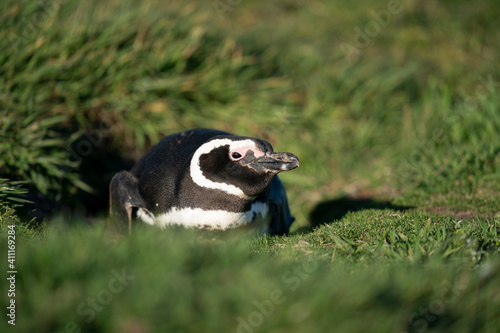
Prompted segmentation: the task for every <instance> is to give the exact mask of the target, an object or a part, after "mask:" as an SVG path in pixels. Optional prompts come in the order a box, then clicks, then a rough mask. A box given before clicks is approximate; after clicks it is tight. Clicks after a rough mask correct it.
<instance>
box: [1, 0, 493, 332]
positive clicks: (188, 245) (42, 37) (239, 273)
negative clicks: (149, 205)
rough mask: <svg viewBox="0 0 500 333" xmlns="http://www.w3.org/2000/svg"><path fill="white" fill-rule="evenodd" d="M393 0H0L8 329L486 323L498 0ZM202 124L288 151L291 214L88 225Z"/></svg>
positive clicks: (383, 328)
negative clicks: (211, 228)
mask: <svg viewBox="0 0 500 333" xmlns="http://www.w3.org/2000/svg"><path fill="white" fill-rule="evenodd" d="M391 3H394V2H390V1H368V0H360V1H357V2H356V3H353V4H348V3H344V2H341V1H325V2H322V1H308V2H301V1H274V2H266V1H252V2H248V1H241V2H237V1H224V0H222V1H215V2H210V1H208V2H207V1H201V0H200V1H199V0H193V1H190V2H185V1H168V2H164V1H163V2H162V1H157V0H144V1H140V2H137V1H132V0H121V1H118V0H110V1H106V2H102V1H97V0H91V1H85V2H81V1H80V2H79V1H74V0H66V1H41V2H40V1H34V0H21V1H11V0H7V1H3V2H2V4H1V5H0V13H1V14H0V18H1V20H2V26H1V28H0V248H1V249H0V260H2V262H3V263H5V262H6V261H7V244H8V239H7V235H8V230H9V228H8V226H9V225H15V226H16V227H15V229H16V236H17V238H16V249H17V250H16V251H17V252H16V267H17V270H18V274H17V279H16V302H17V303H16V304H17V323H16V326H15V327H13V326H10V325H8V324H7V323H6V320H2V321H0V330H1V331H2V332H11V331H12V332H57V333H59V332H78V331H79V329H80V330H81V332H129V333H142V332H165V331H167V332H176V331H180V332H200V331H209V332H212V331H218V332H234V331H236V332H238V331H239V332H246V333H249V332H290V331H292V332H308V331H311V332H325V331H335V332H359V331H368V332H381V333H382V332H397V333H400V332H412V333H413V332H450V331H452V332H492V333H493V332H497V331H499V330H500V322H499V319H498V318H500V294H499V290H500V284H499V282H498V277H499V275H500V266H499V265H498V263H497V262H498V259H499V253H498V252H499V249H500V246H499V245H500V236H499V228H500V220H499V219H500V208H499V207H500V206H499V200H498V198H499V194H500V116H499V112H500V97H499V96H500V94H499V86H500V64H499V62H498V59H499V58H500V43H498V31H500V21H499V20H498V16H499V15H500V5H499V3H498V1H495V0H479V1H475V2H473V3H472V2H470V1H465V0H458V1H426V2H415V1H401V2H400V4H401V6H400V7H397V8H395V7H391V6H392V5H391ZM216 5H217V7H216ZM391 11H392V14H391V15H390V21H387V22H385V23H384V24H383V25H384V26H381V27H380V29H377V28H376V27H377V25H376V23H374V22H375V21H376V19H375V16H377V15H378V16H379V17H381V16H380V15H382V16H383V15H386V16H385V17H386V18H387V17H389V16H387V13H390V12H391ZM374 13H375V14H374ZM377 13H378V14H377ZM384 13H385V14H384ZM374 15H375V16H374ZM370 29H375V30H370ZM359 31H362V32H363V34H366V35H365V37H363V36H361V37H360V35H359ZM370 31H371V32H370ZM360 38H361V39H360ZM362 39H364V40H362ZM363 41H364V44H366V45H361V46H360V43H362V44H363ZM356 45H358V47H356ZM346 46H348V47H349V48H348V49H347V50H350V51H352V52H351V53H350V54H347V55H346V53H345V50H346V48H345V47H346ZM194 127H212V128H218V129H222V130H226V131H230V132H233V133H236V134H240V135H249V136H255V137H260V138H263V139H266V140H268V141H270V142H271V143H272V144H273V146H274V148H275V150H276V151H289V152H292V153H295V154H296V155H297V156H299V158H300V160H301V167H300V168H299V169H297V170H294V171H292V172H288V173H284V174H283V175H282V177H281V178H282V180H283V182H284V183H285V185H286V187H287V191H288V195H289V200H290V204H291V209H292V212H293V213H294V215H295V216H296V218H297V221H296V223H295V224H294V226H293V229H292V231H293V232H292V234H291V235H290V236H286V237H257V238H255V237H250V236H248V235H241V234H240V233H239V232H236V231H235V232H229V233H227V234H226V233H206V232H199V231H192V230H180V229H167V230H165V231H163V232H157V231H156V230H151V229H149V228H147V227H139V228H138V229H137V232H135V233H134V234H133V235H130V236H125V237H117V236H116V235H114V234H112V233H110V232H109V231H107V230H105V229H104V228H103V227H102V226H103V225H104V224H105V221H106V214H107V200H108V199H107V195H108V192H107V191H108V189H107V188H108V185H109V181H110V179H111V178H112V176H113V175H114V174H115V173H116V172H117V171H119V170H122V169H126V168H129V167H130V166H131V165H132V164H133V162H134V161H135V160H137V159H138V158H140V157H141V156H142V155H143V154H144V152H145V151H146V150H147V149H148V148H149V147H151V146H152V145H153V144H155V143H156V142H157V141H158V140H159V139H160V138H161V137H162V136H164V135H167V134H170V133H174V132H177V131H180V130H183V129H188V128H194ZM26 190H27V191H29V196H28V197H23V193H24V192H25V191H26ZM25 199H29V200H31V201H33V202H34V204H32V205H24V207H16V205H19V204H25V202H23V200H25ZM33 209H36V210H37V211H38V212H35V213H37V214H38V215H41V214H39V213H40V212H46V211H51V213H52V216H51V217H48V218H47V219H46V220H44V219H43V218H38V219H33V218H32V217H31V215H32V214H31V211H32V210H33ZM2 267H4V266H3V265H2ZM122 270H124V272H125V273H126V275H130V276H133V277H134V278H133V279H132V278H131V279H129V280H126V281H125V282H124V283H123V284H122V285H121V286H120V285H119V284H118V283H117V282H116V281H115V279H116V276H115V275H116V274H118V275H120V274H121V273H122ZM4 271H6V270H4ZM3 274H4V275H5V274H6V273H3ZM4 275H2V276H4ZM0 281H2V282H1V283H0V285H2V288H1V289H2V290H7V289H8V288H3V287H4V286H5V287H7V285H6V281H7V280H6V279H5V278H2V279H1V280H0ZM110 283H111V285H110ZM125 284H126V285H125ZM121 287H123V288H121ZM118 289H120V291H118ZM113 290H114V291H116V292H113ZM89 297H90V298H96V297H97V298H99V297H100V298H101V301H99V304H96V305H95V307H96V308H95V310H93V311H91V308H90V305H89V304H88V303H87V302H88V301H89ZM107 297H108V298H107ZM0 299H1V300H2V301H1V303H2V306H3V307H4V308H5V307H6V306H7V303H6V302H7V301H8V297H7V296H6V293H5V294H4V295H2V296H1V298H0ZM90 301H92V300H91V299H90ZM103 303H106V304H103ZM101 306H102V308H101ZM78 309H80V310H78ZM97 309H99V311H97ZM271 309H272V310H271ZM92 313H93V314H94V315H95V316H94V315H92ZM90 317H92V318H90ZM4 319H5V317H4ZM87 319H88V320H87Z"/></svg>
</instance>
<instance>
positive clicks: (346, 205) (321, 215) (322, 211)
mask: <svg viewBox="0 0 500 333" xmlns="http://www.w3.org/2000/svg"><path fill="white" fill-rule="evenodd" d="M412 208H414V207H411V206H398V205H393V204H392V203H390V202H389V201H380V200H374V199H373V198H351V197H341V198H338V199H333V200H328V201H323V202H320V203H319V204H318V205H317V206H316V207H315V208H314V209H313V210H312V211H311V214H310V219H309V221H310V223H311V228H315V227H317V226H319V225H321V224H325V223H330V222H332V221H335V220H339V219H341V218H342V217H343V216H344V215H346V214H347V213H348V212H357V211H360V210H365V209H393V210H395V211H400V212H401V211H406V210H408V209H412Z"/></svg>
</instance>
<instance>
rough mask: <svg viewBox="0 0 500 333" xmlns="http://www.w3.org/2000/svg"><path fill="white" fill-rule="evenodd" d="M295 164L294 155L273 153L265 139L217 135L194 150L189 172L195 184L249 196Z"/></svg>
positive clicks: (296, 162)
mask: <svg viewBox="0 0 500 333" xmlns="http://www.w3.org/2000/svg"><path fill="white" fill-rule="evenodd" d="M298 166H299V159H298V158H297V156H295V155H294V154H291V153H275V152H273V147H272V146H271V144H270V143H269V142H267V141H264V140H261V139H256V138H250V137H239V136H232V135H219V136H216V137H213V138H212V139H210V140H208V141H207V142H205V143H204V144H202V145H201V146H200V147H199V148H198V149H197V150H196V151H195V153H194V155H193V157H192V159H191V165H190V174H191V178H192V179H193V181H194V182H195V183H196V184H197V185H199V186H202V187H206V188H211V189H218V190H221V191H224V192H226V193H229V194H233V195H237V196H239V197H241V198H248V199H249V198H252V197H255V196H257V195H258V194H259V193H261V192H262V191H263V190H264V189H266V188H267V187H268V186H269V184H270V183H271V181H272V180H273V178H274V176H276V175H277V174H278V173H279V172H282V171H288V170H292V169H295V168H297V167H298Z"/></svg>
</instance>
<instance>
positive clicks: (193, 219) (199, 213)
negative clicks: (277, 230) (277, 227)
mask: <svg viewBox="0 0 500 333" xmlns="http://www.w3.org/2000/svg"><path fill="white" fill-rule="evenodd" d="M137 218H138V219H140V220H141V221H142V222H144V223H147V224H150V225H156V226H158V227H160V228H165V227H166V226H168V225H179V226H183V227H188V228H200V229H213V230H226V229H232V228H237V227H242V226H245V225H248V224H250V223H252V224H255V227H256V229H259V230H258V231H259V232H267V231H268V227H269V223H270V222H271V214H269V206H268V205H267V204H266V203H263V202H254V203H253V204H252V207H251V209H250V210H248V211H246V212H228V211H224V210H203V209H201V208H172V209H171V210H169V211H168V212H166V213H163V214H160V215H157V216H153V215H152V214H151V213H148V212H146V211H145V210H143V209H139V210H138V211H137Z"/></svg>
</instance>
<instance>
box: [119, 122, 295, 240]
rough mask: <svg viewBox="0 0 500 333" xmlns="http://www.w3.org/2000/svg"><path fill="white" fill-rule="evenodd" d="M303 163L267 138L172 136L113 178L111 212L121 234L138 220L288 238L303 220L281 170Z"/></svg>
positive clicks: (200, 132)
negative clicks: (298, 220)
mask: <svg viewBox="0 0 500 333" xmlns="http://www.w3.org/2000/svg"><path fill="white" fill-rule="evenodd" d="M298 166H299V159H298V157H297V156H295V155H294V154H292V153H277V152H274V151H273V147H272V146H271V144H270V143H269V142H267V141H265V140H261V139H257V138H252V137H243V136H236V135H233V134H230V133H227V132H223V131H219V130H214V129H192V130H187V131H183V132H180V133H176V134H172V135H169V136H166V137H164V138H163V139H162V140H160V141H159V142H158V143H157V144H156V145H155V146H153V147H152V148H151V149H150V150H149V151H148V152H147V153H146V154H145V155H144V156H143V157H142V158H141V159H140V160H139V161H138V162H137V163H136V164H135V166H134V167H133V168H132V169H131V170H130V171H120V172H118V173H117V174H116V175H115V176H114V177H113V179H112V180H111V183H110V215H111V217H112V220H115V221H117V224H118V227H119V230H120V231H122V232H123V231H125V230H126V229H127V228H128V230H129V232H131V230H132V221H133V220H138V221H141V222H144V223H146V224H149V225H153V226H157V227H160V228H165V227H166V226H169V225H178V226H184V227H188V228H189V227H194V228H199V229H213V230H228V229H233V228H243V229H250V230H253V231H254V232H256V233H258V234H264V233H267V234H271V235H285V234H287V233H288V232H289V230H290V225H291V224H292V223H293V221H294V220H295V218H294V217H293V216H292V215H291V213H290V208H289V206H288V199H287V196H286V192H285V187H284V186H283V183H282V182H281V181H280V179H279V178H278V176H277V174H278V173H280V172H283V171H289V170H292V169H295V168H297V167H298Z"/></svg>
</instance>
